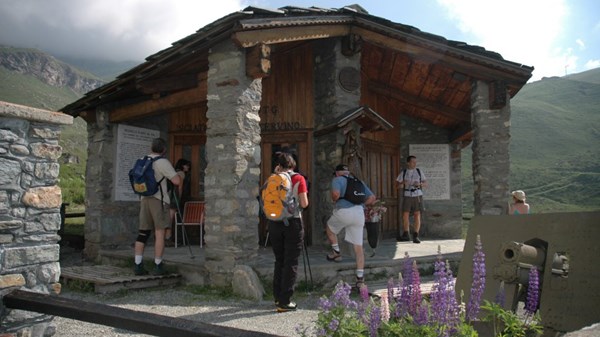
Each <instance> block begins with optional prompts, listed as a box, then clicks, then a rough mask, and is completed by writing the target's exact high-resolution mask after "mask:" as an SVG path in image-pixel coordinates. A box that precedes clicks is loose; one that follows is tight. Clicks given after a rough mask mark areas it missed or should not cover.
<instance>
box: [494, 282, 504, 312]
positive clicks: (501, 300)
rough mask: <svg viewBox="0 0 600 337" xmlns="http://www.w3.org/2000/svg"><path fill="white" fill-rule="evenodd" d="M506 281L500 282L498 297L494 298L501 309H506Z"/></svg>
mask: <svg viewBox="0 0 600 337" xmlns="http://www.w3.org/2000/svg"><path fill="white" fill-rule="evenodd" d="M505 295H506V294H505V292H504V281H500V287H499V288H498V292H497V293H496V297H495V298H494V303H496V304H498V305H499V306H500V307H501V308H504V297H505Z"/></svg>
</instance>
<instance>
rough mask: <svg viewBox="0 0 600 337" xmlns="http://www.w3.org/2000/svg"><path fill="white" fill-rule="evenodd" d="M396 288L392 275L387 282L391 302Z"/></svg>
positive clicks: (387, 293)
mask: <svg viewBox="0 0 600 337" xmlns="http://www.w3.org/2000/svg"><path fill="white" fill-rule="evenodd" d="M394 288H395V284H394V278H393V277H391V278H390V279H389V280H388V282H387V292H386V297H387V301H388V303H390V302H391V301H392V300H393V299H394Z"/></svg>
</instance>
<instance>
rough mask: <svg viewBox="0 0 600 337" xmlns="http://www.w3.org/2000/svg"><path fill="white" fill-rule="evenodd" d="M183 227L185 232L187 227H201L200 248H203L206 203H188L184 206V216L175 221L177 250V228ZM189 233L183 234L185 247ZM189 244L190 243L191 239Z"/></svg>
mask: <svg viewBox="0 0 600 337" xmlns="http://www.w3.org/2000/svg"><path fill="white" fill-rule="evenodd" d="M179 226H181V230H182V231H185V226H199V227H200V248H202V243H203V241H204V240H203V239H204V238H203V237H202V232H203V229H204V201H188V202H186V203H185V206H183V214H182V217H181V218H179V217H176V220H175V248H177V233H178V230H177V227H179ZM186 233H187V232H182V234H183V245H184V246H185V244H186V243H185V240H186V237H187V235H186ZM187 240H188V244H190V242H189V238H188V239H187Z"/></svg>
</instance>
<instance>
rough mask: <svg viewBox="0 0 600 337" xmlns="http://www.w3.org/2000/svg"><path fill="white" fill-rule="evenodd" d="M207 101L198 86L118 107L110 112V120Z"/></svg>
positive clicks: (121, 119) (130, 117)
mask: <svg viewBox="0 0 600 337" xmlns="http://www.w3.org/2000/svg"><path fill="white" fill-rule="evenodd" d="M204 101H206V96H202V95H201V91H200V90H199V89H198V88H193V89H189V90H184V91H180V92H176V93H173V94H169V95H166V96H163V97H158V98H152V99H149V100H147V101H144V102H140V103H135V104H130V105H124V106H121V107H117V108H116V109H114V110H113V111H112V112H111V113H110V122H111V123H119V122H122V121H125V120H132V119H137V118H142V117H145V116H151V115H156V114H160V113H164V112H165V111H166V110H173V109H176V108H178V107H181V106H189V105H193V104H200V103H202V102H204Z"/></svg>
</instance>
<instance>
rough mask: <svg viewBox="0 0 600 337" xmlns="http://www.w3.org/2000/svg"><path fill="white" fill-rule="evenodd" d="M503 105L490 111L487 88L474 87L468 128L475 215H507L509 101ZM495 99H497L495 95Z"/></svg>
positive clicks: (481, 84) (508, 99)
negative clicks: (470, 139) (470, 128)
mask: <svg viewBox="0 0 600 337" xmlns="http://www.w3.org/2000/svg"><path fill="white" fill-rule="evenodd" d="M502 90H503V91H504V93H505V95H506V104H505V105H504V106H502V107H501V108H498V109H491V108H490V90H489V84H488V83H486V82H483V81H477V82H474V83H473V87H472V91H471V111H472V113H471V116H472V117H471V124H472V127H473V145H472V150H473V183H474V188H473V190H474V192H473V193H474V195H473V197H474V201H473V203H474V209H475V214H476V215H500V214H506V212H507V207H508V206H507V205H508V204H507V202H508V192H509V191H508V189H509V185H508V179H509V173H510V154H509V147H510V97H509V95H508V92H506V89H505V88H502ZM496 96H497V95H496Z"/></svg>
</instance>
